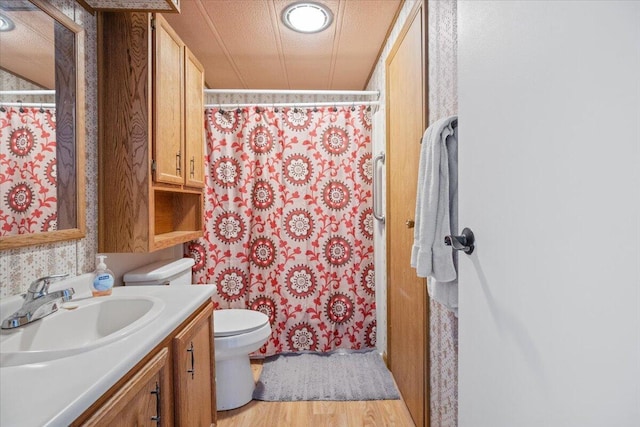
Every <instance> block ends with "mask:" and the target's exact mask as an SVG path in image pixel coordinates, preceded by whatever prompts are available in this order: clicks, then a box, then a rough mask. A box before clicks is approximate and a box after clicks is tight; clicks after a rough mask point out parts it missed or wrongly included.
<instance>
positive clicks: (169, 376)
mask: <svg viewBox="0 0 640 427" xmlns="http://www.w3.org/2000/svg"><path fill="white" fill-rule="evenodd" d="M212 318H213V304H212V303H211V302H209V303H207V304H206V305H205V306H203V307H202V308H201V309H199V310H197V311H196V314H194V315H192V316H191V317H190V318H189V319H187V320H186V321H185V322H184V323H183V324H182V325H180V326H179V327H178V328H177V329H176V330H175V331H174V332H173V333H171V334H170V335H169V336H168V337H167V338H165V339H164V340H163V341H162V342H161V343H160V344H159V345H158V346H157V347H156V348H155V349H154V350H153V351H151V352H150V353H149V355H147V357H145V358H144V359H143V360H142V361H141V362H140V363H139V364H138V365H137V366H135V367H134V368H133V369H132V370H131V371H130V372H129V373H128V374H127V375H125V376H124V377H123V378H122V379H121V380H120V381H119V382H118V383H117V384H116V385H114V386H113V387H112V388H111V389H110V390H109V391H107V393H105V394H104V396H102V397H101V398H100V399H99V400H98V401H97V402H96V403H95V404H94V405H93V406H92V407H90V408H89V409H88V410H87V411H85V413H84V414H82V415H81V416H80V417H79V418H78V419H77V420H76V421H74V422H73V423H72V426H83V427H88V426H92V427H93V426H109V427H112V426H122V427H129V426H143V425H149V426H153V425H162V426H174V425H175V426H189V427H211V426H215V424H216V415H217V414H216V400H215V374H214V372H215V367H214V363H215V359H214V356H213V355H214V353H213V351H214V347H213V334H212V332H213V323H212ZM158 416H159V417H160V419H159V420H158V418H157V417H158Z"/></svg>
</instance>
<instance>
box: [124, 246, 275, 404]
mask: <svg viewBox="0 0 640 427" xmlns="http://www.w3.org/2000/svg"><path fill="white" fill-rule="evenodd" d="M193 265H194V260H193V259H192V258H182V259H179V260H176V261H171V260H169V261H167V260H165V261H158V262H154V263H152V264H148V265H145V266H143V267H140V268H137V269H135V270H132V271H130V272H128V273H126V274H125V275H124V277H123V279H124V284H125V286H135V285H171V286H181V285H190V284H191V267H193ZM213 335H214V337H213V342H214V349H215V350H214V351H215V361H216V401H217V410H218V411H225V410H228V409H235V408H239V407H240V406H243V405H245V404H247V403H249V402H250V401H251V399H252V396H253V390H254V388H255V382H254V381H253V373H252V371H251V364H250V361H249V354H250V353H253V352H254V351H257V350H258V349H259V348H260V347H262V345H263V344H264V343H265V342H266V341H267V339H268V338H269V335H271V325H270V324H269V317H267V315H265V314H264V313H261V312H259V311H254V310H248V309H223V310H215V311H214V312H213Z"/></svg>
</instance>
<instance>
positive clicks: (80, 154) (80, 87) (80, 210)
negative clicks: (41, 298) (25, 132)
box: [0, 0, 86, 250]
mask: <svg viewBox="0 0 640 427" xmlns="http://www.w3.org/2000/svg"><path fill="white" fill-rule="evenodd" d="M29 1H30V2H31V3H32V4H34V5H35V6H37V7H38V8H39V9H40V10H41V11H43V12H44V13H46V14H47V15H49V16H50V17H51V18H53V19H54V20H56V21H58V22H59V23H60V24H62V25H64V26H65V27H67V28H68V29H69V30H70V31H72V32H73V33H74V34H75V37H74V40H75V64H76V78H75V81H76V100H75V123H74V125H75V150H76V152H75V168H76V208H77V215H76V221H77V223H76V228H69V229H65V230H56V231H48V232H42V233H33V234H19V235H15V236H6V237H0V250H3V249H13V248H20V247H24V246H32V245H41V244H45V243H53V242H62V241H66V240H77V239H82V238H84V237H85V221H86V219H85V159H84V158H85V152H84V140H85V134H86V129H85V75H84V64H85V51H84V33H85V31H84V28H82V26H80V25H78V24H76V23H75V22H74V21H73V20H72V19H71V18H69V17H68V16H67V15H65V14H64V13H62V12H61V11H60V10H58V9H57V8H56V7H54V6H52V5H51V4H49V3H48V2H47V1H45V0H29Z"/></svg>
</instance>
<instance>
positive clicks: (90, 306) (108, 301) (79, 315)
mask: <svg viewBox="0 0 640 427" xmlns="http://www.w3.org/2000/svg"><path fill="white" fill-rule="evenodd" d="M163 308H164V302H163V301H162V300H161V299H159V298H156V297H151V296H113V295H112V296H108V297H100V298H88V299H85V300H78V301H70V302H68V303H65V304H64V305H63V308H60V309H59V310H58V311H57V312H55V313H53V314H51V315H49V316H47V317H45V318H43V319H40V320H37V321H35V322H33V323H30V324H28V325H25V326H22V327H20V328H16V329H12V330H3V331H2V334H1V335H0V367H7V366H17V365H24V364H28V363H37V362H46V361H49V360H53V359H59V358H62V357H67V356H72V355H75V354H78V353H82V352H85V351H89V350H93V349H95V348H98V347H102V346H104V345H107V344H109V343H111V342H114V341H116V340H118V339H121V338H123V337H125V336H127V335H129V334H131V333H132V332H134V331H136V330H138V329H140V328H141V327H143V326H144V325H146V324H147V323H149V322H150V321H152V320H153V319H155V318H156V317H157V316H158V315H159V314H160V312H161V311H162V309H163Z"/></svg>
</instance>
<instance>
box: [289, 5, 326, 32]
mask: <svg viewBox="0 0 640 427" xmlns="http://www.w3.org/2000/svg"><path fill="white" fill-rule="evenodd" d="M331 21H333V14H332V13H331V10H329V9H328V8H327V7H326V6H325V5H322V4H320V3H311V2H303V3H293V4H291V5H289V6H288V7H287V8H285V10H284V11H283V12H282V22H284V24H285V25H286V26H287V27H289V28H291V29H292V30H293V31H298V32H299V33H317V32H320V31H322V30H324V29H325V28H327V27H328V26H329V25H331Z"/></svg>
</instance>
